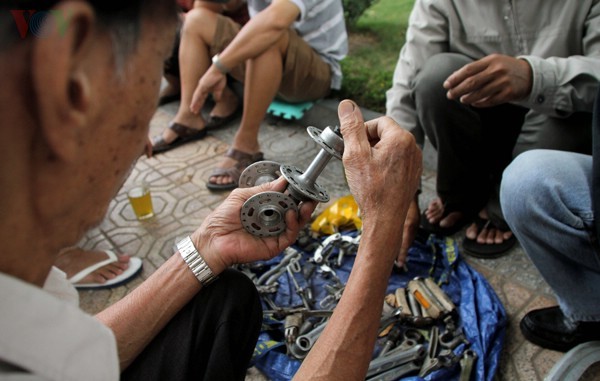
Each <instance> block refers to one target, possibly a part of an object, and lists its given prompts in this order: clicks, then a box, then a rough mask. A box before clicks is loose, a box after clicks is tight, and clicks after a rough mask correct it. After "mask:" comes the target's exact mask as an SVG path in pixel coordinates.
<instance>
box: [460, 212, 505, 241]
mask: <svg viewBox="0 0 600 381" xmlns="http://www.w3.org/2000/svg"><path fill="white" fill-rule="evenodd" d="M479 217H480V218H481V219H483V220H487V223H486V224H485V225H484V226H483V228H482V229H481V231H479V228H478V226H477V224H476V223H472V224H471V225H470V226H469V227H468V228H467V231H466V232H465V235H466V237H467V238H469V239H477V243H480V244H487V245H493V244H496V245H497V244H501V243H502V242H504V241H506V240H507V239H509V238H510V237H511V236H512V232H511V231H510V230H508V231H502V230H500V229H498V228H497V227H496V226H494V225H493V224H491V221H490V219H489V215H488V213H487V211H486V210H485V209H484V210H482V211H480V212H479Z"/></svg>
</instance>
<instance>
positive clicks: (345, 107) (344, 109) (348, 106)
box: [339, 101, 354, 118]
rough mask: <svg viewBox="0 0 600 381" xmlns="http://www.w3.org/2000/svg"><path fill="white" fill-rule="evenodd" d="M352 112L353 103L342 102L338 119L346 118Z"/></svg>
mask: <svg viewBox="0 0 600 381" xmlns="http://www.w3.org/2000/svg"><path fill="white" fill-rule="evenodd" d="M353 112H354V102H351V101H342V103H340V106H339V113H340V117H342V118H343V117H346V116H348V115H351V114H352V113H353Z"/></svg>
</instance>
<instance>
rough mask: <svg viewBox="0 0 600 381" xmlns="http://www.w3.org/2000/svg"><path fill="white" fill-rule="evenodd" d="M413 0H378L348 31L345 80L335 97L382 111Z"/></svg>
mask: <svg viewBox="0 0 600 381" xmlns="http://www.w3.org/2000/svg"><path fill="white" fill-rule="evenodd" d="M413 3H414V0H379V1H378V2H377V3H376V4H375V5H373V6H372V7H370V8H369V9H368V10H367V11H366V12H365V13H364V14H363V15H362V16H361V17H360V19H359V20H358V22H357V24H356V26H354V27H353V28H351V29H350V30H349V38H350V52H349V54H348V56H347V57H346V58H345V59H344V60H343V61H342V70H343V72H344V82H343V84H342V89H341V90H340V92H339V94H338V96H339V98H349V99H353V100H354V101H356V102H357V103H358V104H359V105H360V106H362V107H366V108H369V109H371V110H374V111H378V112H381V113H383V112H385V92H386V91H387V90H388V89H389V88H390V87H391V85H392V76H393V74H394V68H395V67H396V61H397V60H398V54H399V53H400V48H401V47H402V45H403V44H404V40H405V33H406V27H407V25H408V16H409V14H410V11H411V9H412V6H413Z"/></svg>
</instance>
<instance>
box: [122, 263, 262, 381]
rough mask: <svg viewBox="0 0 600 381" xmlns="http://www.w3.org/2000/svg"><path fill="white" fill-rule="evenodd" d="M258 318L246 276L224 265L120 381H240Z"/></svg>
mask: <svg viewBox="0 0 600 381" xmlns="http://www.w3.org/2000/svg"><path fill="white" fill-rule="evenodd" d="M261 322H262V308H261V305H260V301H259V298H258V293H257V291H256V288H255V286H254V284H253V283H252V281H251V280H250V279H248V277H246V276H245V275H243V274H241V273H239V272H237V271H234V270H227V271H225V272H223V273H222V274H221V275H220V276H219V279H217V280H216V281H215V282H214V283H213V284H211V285H210V286H208V287H207V288H205V289H203V290H202V291H201V292H199V293H198V294H197V295H196V296H195V297H194V299H192V300H191V301H190V303H188V304H187V305H186V306H185V307H184V308H183V309H182V310H181V311H180V312H179V313H178V314H177V315H176V316H175V317H174V318H173V319H172V320H171V321H170V322H169V323H168V324H167V325H166V326H165V328H164V329H163V330H162V331H161V332H160V333H159V334H158V335H157V336H156V337H155V338H154V340H153V341H152V342H151V343H150V344H149V345H148V347H146V349H145V350H144V351H143V352H142V353H141V354H140V355H139V356H138V357H137V358H136V360H135V361H134V362H133V363H132V364H131V365H130V366H129V367H128V368H127V369H126V370H125V371H124V372H123V373H122V375H121V379H122V380H140V381H141V380H144V381H147V380H169V381H176V380H211V381H213V380H227V381H229V380H244V378H245V374H246V369H247V368H248V364H249V361H250V358H251V356H252V353H253V351H254V347H255V345H256V340H257V339H258V334H259V331H260V326H261Z"/></svg>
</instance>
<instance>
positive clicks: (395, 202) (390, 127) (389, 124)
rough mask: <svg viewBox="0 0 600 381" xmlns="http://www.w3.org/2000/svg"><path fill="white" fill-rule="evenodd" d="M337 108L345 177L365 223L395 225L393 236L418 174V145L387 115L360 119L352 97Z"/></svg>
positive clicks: (408, 202)
mask: <svg viewBox="0 0 600 381" xmlns="http://www.w3.org/2000/svg"><path fill="white" fill-rule="evenodd" d="M338 113H339V117H340V123H341V131H342V135H343V137H344V156H343V162H344V168H345V171H346V177H347V179H348V185H349V187H350V191H351V192H352V194H353V195H354V197H355V199H356V201H357V203H358V205H359V206H360V211H361V217H362V219H363V222H364V225H365V227H367V226H368V225H374V226H377V227H378V229H381V231H382V232H383V230H385V229H388V228H389V229H398V232H397V234H394V235H395V237H394V238H397V237H396V236H399V237H401V234H402V229H403V226H404V221H405V219H406V214H407V211H408V209H409V205H410V203H411V202H412V201H413V198H414V195H415V193H416V190H417V187H418V184H419V179H420V177H421V168H422V155H421V150H420V148H419V147H418V146H417V145H416V144H415V139H414V137H413V135H412V134H411V133H409V132H408V131H406V130H404V129H402V128H401V127H400V126H398V124H397V123H396V122H394V121H393V120H392V119H390V118H388V117H382V118H378V119H375V120H372V121H369V122H366V123H365V122H364V120H363V117H362V114H361V113H360V109H359V108H358V106H356V104H354V102H351V101H348V100H345V101H342V102H341V103H340V106H339V110H338ZM372 227H373V226H372ZM396 227H398V228H396ZM384 238H385V237H383V236H382V239H384ZM411 242H412V241H411ZM397 255H398V252H397V251H396V252H395V253H394V256H397Z"/></svg>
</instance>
